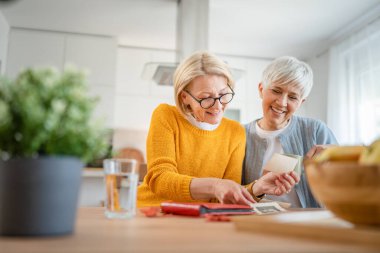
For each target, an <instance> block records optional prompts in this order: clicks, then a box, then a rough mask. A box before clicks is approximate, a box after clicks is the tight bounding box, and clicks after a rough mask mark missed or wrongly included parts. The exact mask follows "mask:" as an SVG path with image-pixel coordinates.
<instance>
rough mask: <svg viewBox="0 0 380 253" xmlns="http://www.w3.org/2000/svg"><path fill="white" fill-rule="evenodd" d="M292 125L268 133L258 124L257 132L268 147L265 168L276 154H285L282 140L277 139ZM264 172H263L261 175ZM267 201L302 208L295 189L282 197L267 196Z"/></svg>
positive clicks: (265, 155) (264, 161) (264, 162)
mask: <svg viewBox="0 0 380 253" xmlns="http://www.w3.org/2000/svg"><path fill="white" fill-rule="evenodd" d="M289 125H290V121H289V122H288V124H287V125H286V126H285V127H284V128H281V129H279V130H275V131H267V130H264V129H262V128H260V126H259V124H258V123H257V122H256V132H257V134H258V135H259V137H260V138H263V139H266V140H267V143H268V146H267V149H266V151H265V154H264V159H263V168H265V165H266V164H267V162H268V160H269V159H270V158H271V157H272V156H273V154H274V153H279V154H283V153H284V149H283V148H282V146H281V143H280V140H279V139H278V138H277V136H278V135H279V134H281V133H282V132H283V131H285V129H286V128H287V127H288V126H289ZM262 173H263V172H262V171H261V174H262ZM266 198H267V199H270V200H274V201H281V202H287V203H290V204H291V207H293V208H296V207H302V206H301V202H300V200H299V198H298V195H297V193H296V191H295V190H294V187H293V188H292V190H291V191H290V192H289V193H288V194H283V195H281V196H275V195H267V197H266Z"/></svg>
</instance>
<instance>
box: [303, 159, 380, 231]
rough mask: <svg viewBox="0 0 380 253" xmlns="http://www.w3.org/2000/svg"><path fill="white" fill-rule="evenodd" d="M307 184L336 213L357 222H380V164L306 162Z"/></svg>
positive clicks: (370, 223) (377, 224)
mask: <svg viewBox="0 0 380 253" xmlns="http://www.w3.org/2000/svg"><path fill="white" fill-rule="evenodd" d="M306 176H307V179H308V182H309V185H310V188H311V190H312V192H313V194H314V196H315V197H316V198H317V200H318V201H319V202H320V203H321V204H323V205H324V206H325V207H326V208H327V209H329V210H330V211H332V212H333V213H334V214H335V215H336V216H338V217H340V218H342V219H345V220H347V221H350V222H352V223H355V224H361V225H376V226H380V166H379V165H375V166H368V165H360V164H358V163H357V162H324V163H319V164H318V163H315V162H309V163H307V164H306Z"/></svg>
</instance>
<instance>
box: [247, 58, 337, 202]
mask: <svg viewBox="0 0 380 253" xmlns="http://www.w3.org/2000/svg"><path fill="white" fill-rule="evenodd" d="M312 86H313V72H312V70H311V68H310V66H309V65H308V64H306V63H305V62H302V61H300V60H298V59H296V58H294V57H290V56H284V57H280V58H277V59H275V60H274V61H273V62H272V63H270V64H269V65H268V66H267V67H266V69H265V70H264V72H263V75H262V81H261V82H260V83H259V86H258V89H259V94H260V98H261V99H262V110H263V117H262V118H259V119H256V120H254V121H252V122H250V123H249V124H247V125H245V129H246V138H247V145H246V154H245V161H244V166H243V180H242V181H243V184H244V183H249V182H251V181H253V180H256V179H259V178H260V177H261V176H262V175H264V174H265V173H266V171H265V166H266V164H267V162H268V161H269V160H270V158H271V157H272V156H273V155H274V154H275V153H280V154H293V155H299V156H302V157H307V158H311V157H314V156H315V155H317V154H318V153H320V152H321V151H322V150H323V149H324V148H325V147H326V145H329V144H337V141H336V139H335V137H334V134H333V133H332V131H331V130H330V129H329V128H328V127H327V126H326V124H324V123H323V122H321V121H319V120H315V119H311V118H306V117H300V116H296V115H294V113H295V112H296V111H297V110H298V109H299V108H300V106H301V105H302V103H303V102H304V101H305V99H306V97H307V96H308V95H309V93H310V91H311V88H312ZM299 176H300V178H301V180H300V183H299V184H297V185H296V186H295V187H294V188H292V190H290V191H289V192H288V193H287V194H284V195H282V196H276V195H268V196H267V198H268V199H272V200H277V201H283V202H288V203H291V206H292V207H304V208H305V207H319V203H318V202H317V201H316V200H315V199H314V197H313V195H312V193H311V191H310V189H309V186H308V184H307V180H306V177H305V173H304V170H303V166H302V168H301V175H299Z"/></svg>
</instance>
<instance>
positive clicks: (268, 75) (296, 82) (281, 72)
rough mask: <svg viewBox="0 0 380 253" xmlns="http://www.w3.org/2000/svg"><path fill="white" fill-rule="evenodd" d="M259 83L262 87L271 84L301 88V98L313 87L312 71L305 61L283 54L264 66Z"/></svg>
mask: <svg viewBox="0 0 380 253" xmlns="http://www.w3.org/2000/svg"><path fill="white" fill-rule="evenodd" d="M261 83H262V85H263V87H264V88H267V87H269V86H270V85H271V84H277V85H280V86H293V87H297V88H299V89H300V90H301V97H302V99H303V98H306V97H307V96H308V95H309V93H310V91H311V88H312V87H313V71H312V70H311V68H310V66H309V65H308V64H307V63H305V62H303V61H300V60H298V59H297V58H295V57H291V56H283V57H279V58H277V59H275V60H274V61H273V62H271V63H270V64H269V65H268V66H267V67H266V68H265V70H264V72H263V76H262V80H261Z"/></svg>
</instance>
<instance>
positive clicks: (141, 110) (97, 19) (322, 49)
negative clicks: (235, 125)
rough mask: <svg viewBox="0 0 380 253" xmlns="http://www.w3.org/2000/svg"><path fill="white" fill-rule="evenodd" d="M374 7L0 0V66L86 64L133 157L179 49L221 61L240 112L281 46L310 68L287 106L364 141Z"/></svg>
mask: <svg viewBox="0 0 380 253" xmlns="http://www.w3.org/2000/svg"><path fill="white" fill-rule="evenodd" d="M379 17H380V1H379V0H182V1H176V0H65V1H60V0H15V1H1V2H0V71H1V73H2V74H5V75H7V76H10V77H14V76H15V75H16V74H17V73H18V72H19V71H20V70H21V69H22V68H25V67H30V66H54V67H56V68H58V69H61V70H62V69H63V68H64V66H65V65H67V64H72V65H76V66H78V67H80V68H83V69H86V70H87V71H88V77H89V79H88V80H89V84H90V93H91V94H93V95H97V96H99V97H100V99H101V100H100V103H99V105H98V107H97V109H96V115H95V117H97V118H99V117H101V118H103V119H105V120H106V122H107V126H108V127H109V128H111V129H113V130H114V136H113V140H112V145H113V147H114V148H115V149H116V150H117V149H120V148H124V147H133V148H137V149H139V150H141V151H142V152H143V155H144V156H145V137H146V134H147V131H148V128H149V123H150V116H151V113H152V111H153V110H154V108H155V107H156V106H157V105H158V104H160V103H170V104H174V99H173V88H172V86H171V82H170V80H171V79H170V78H171V74H172V71H173V69H174V68H175V66H176V64H177V63H178V62H179V61H180V60H181V59H183V58H184V57H186V56H187V55H189V54H190V53H191V52H193V51H195V50H199V49H207V50H210V51H211V52H213V53H215V54H217V55H218V56H220V57H221V58H222V59H223V60H225V61H226V62H228V63H229V65H230V66H231V68H233V73H234V76H235V78H236V80H237V86H236V96H235V98H234V100H233V102H232V103H231V104H230V106H229V110H228V112H227V116H228V117H230V118H233V119H236V120H238V121H240V122H241V123H247V122H249V121H251V120H253V119H256V118H258V117H260V116H261V114H262V112H261V100H260V98H259V96H258V91H257V85H258V83H259V82H260V79H261V73H262V71H263V69H264V68H265V66H266V65H267V64H268V63H269V62H270V61H271V60H273V59H274V58H275V57H279V56H283V55H292V56H295V57H298V58H299V59H301V60H304V61H306V62H308V63H309V64H310V65H311V67H312V68H313V70H314V76H315V77H314V87H313V90H312V92H311V94H310V96H309V97H308V99H307V100H306V102H305V103H304V105H303V106H302V107H301V109H300V110H299V114H301V115H304V116H308V117H313V118H317V119H320V120H322V121H324V122H326V123H327V124H328V126H329V127H330V128H331V129H332V130H333V131H334V133H335V134H336V136H337V138H338V140H339V142H340V143H341V144H368V143H370V142H371V141H372V140H373V139H374V138H375V137H378V136H379V133H380V19H379ZM31 110H33V108H31Z"/></svg>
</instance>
